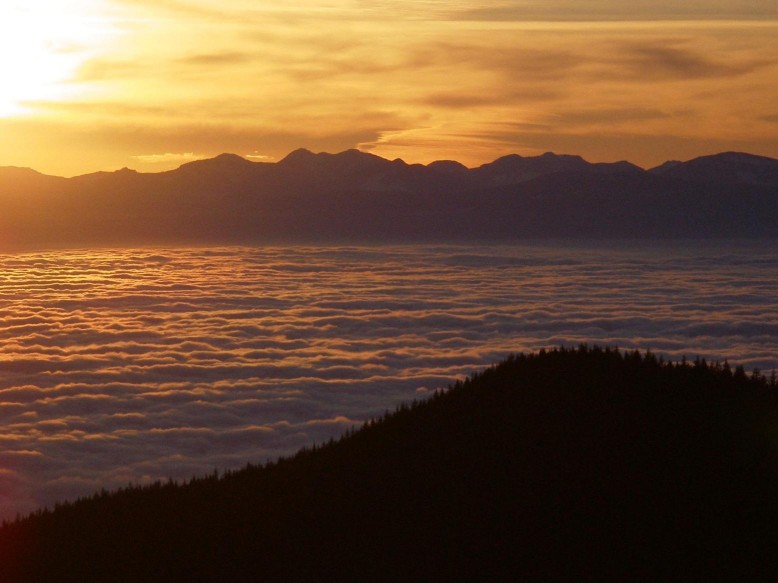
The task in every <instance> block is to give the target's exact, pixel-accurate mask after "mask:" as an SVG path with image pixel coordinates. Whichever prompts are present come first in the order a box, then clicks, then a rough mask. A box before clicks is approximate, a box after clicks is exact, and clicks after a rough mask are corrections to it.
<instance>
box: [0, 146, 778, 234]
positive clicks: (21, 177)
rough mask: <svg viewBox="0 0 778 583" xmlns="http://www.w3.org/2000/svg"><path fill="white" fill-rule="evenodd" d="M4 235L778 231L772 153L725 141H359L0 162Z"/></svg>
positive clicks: (776, 167)
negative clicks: (456, 151) (646, 151)
mask: <svg viewBox="0 0 778 583" xmlns="http://www.w3.org/2000/svg"><path fill="white" fill-rule="evenodd" d="M0 228H2V229H3V232H4V234H5V235H4V239H3V245H5V246H6V247H10V248H13V247H14V246H18V247H30V246H43V247H45V246H62V245H64V246H73V245H75V246H83V245H87V246H88V245H125V244H149V243H160V244H171V243H176V244H177V243H192V242H204V243H277V242H297V241H299V242H335V241H361V242H384V241H391V242H403V241H408V242H413V241H464V240H466V241H485V240H494V241H510V240H522V239H534V238H557V239H565V238H573V239H575V238H605V239H608V238H647V239H652V238H660V239H666V238H743V237H745V238H765V237H767V238H774V237H778V160H775V159H772V158H767V157H764V156H755V155H752V154H745V153H738V152H726V153H722V154H717V155H712V156H703V157H699V158H695V159H693V160H690V161H687V162H669V163H665V164H663V165H660V166H658V167H655V168H652V169H648V170H644V169H642V168H640V167H638V166H636V165H634V164H631V163H630V162H627V161H619V162H612V163H601V162H600V163H590V162H587V161H586V160H584V159H583V158H581V157H580V156H574V155H558V154H554V153H551V152H547V153H545V154H542V155H540V156H530V157H523V156H520V155H517V154H511V155H508V156H503V157H501V158H498V159H497V160H494V161H493V162H490V163H487V164H482V165H480V166H477V167H474V168H467V167H465V166H464V165H462V164H460V163H459V162H456V161H452V160H439V161H435V162H432V163H430V164H427V165H422V164H407V163H406V162H404V161H403V160H400V159H396V160H391V161H390V160H387V159H385V158H381V157H379V156H376V155H374V154H370V153H366V152H361V151H359V150H354V149H352V150H346V151H344V152H340V153H336V154H330V153H324V152H321V153H314V152H311V151H309V150H305V149H298V150H295V151H293V152H291V153H290V154H289V155H288V156H286V157H285V158H283V159H282V160H280V161H279V162H275V163H269V162H255V161H251V160H247V159H245V158H242V157H240V156H237V155H235V154H221V155H219V156H216V157H215V158H210V159H206V160H198V161H193V162H188V163H186V164H183V165H181V166H180V167H178V168H176V169H174V170H168V171H165V172H160V173H141V172H136V171H133V170H130V169H122V170H117V171H115V172H96V173H91V174H85V175H81V176H76V177H73V178H61V177H51V176H47V175H43V174H40V173H37V172H35V171H33V170H21V169H13V168H0Z"/></svg>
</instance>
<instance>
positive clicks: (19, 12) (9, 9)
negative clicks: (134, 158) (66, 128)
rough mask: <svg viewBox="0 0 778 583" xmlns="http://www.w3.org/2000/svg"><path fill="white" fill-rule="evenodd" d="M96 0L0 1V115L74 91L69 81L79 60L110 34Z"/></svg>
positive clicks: (59, 98)
mask: <svg viewBox="0 0 778 583" xmlns="http://www.w3.org/2000/svg"><path fill="white" fill-rule="evenodd" d="M100 8H101V6H100V4H99V2H97V1H95V0H68V1H67V2H62V1H61V0H3V2H2V3H1V4H0V54H2V56H3V57H2V58H3V67H2V75H3V78H2V83H0V116H12V115H18V114H22V113H25V112H29V110H30V108H29V105H28V104H29V103H31V102H35V101H39V100H46V101H56V100H62V99H66V98H69V97H74V96H75V95H76V94H77V91H76V90H75V88H73V87H70V86H68V81H70V80H71V79H72V78H73V76H74V75H75V72H76V70H77V69H78V67H79V65H81V64H82V63H83V62H84V61H85V60H86V59H87V58H89V57H90V56H91V55H92V54H94V51H95V48H96V46H99V43H101V42H104V41H105V40H106V37H107V36H109V35H110V27H109V26H108V24H107V21H105V19H104V18H102V17H101V16H100Z"/></svg>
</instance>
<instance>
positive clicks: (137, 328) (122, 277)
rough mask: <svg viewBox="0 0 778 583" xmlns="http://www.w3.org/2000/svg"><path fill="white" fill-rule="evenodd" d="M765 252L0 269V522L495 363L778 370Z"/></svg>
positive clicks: (776, 258) (38, 256)
mask: <svg viewBox="0 0 778 583" xmlns="http://www.w3.org/2000/svg"><path fill="white" fill-rule="evenodd" d="M775 247H776V246H775V245H774V244H771V243H763V244H757V243H717V244H712V243H705V244H703V243H699V242H696V243H695V242H686V243H676V244H662V245H656V244H651V245H648V244H640V243H634V242H633V243H608V244H606V243H601V244H598V245H588V246H587V245H583V246H577V247H573V246H570V245H564V244H548V243H546V244H542V245H540V244H539V245H522V246H479V247H475V246H396V247H270V248H244V247H241V248H177V249H124V250H99V251H57V252H45V253H44V252H40V253H25V254H14V255H3V256H0V518H10V517H12V516H13V515H15V514H16V513H17V512H21V513H25V512H28V511H30V510H33V509H34V508H36V507H38V506H40V505H42V504H51V503H52V502H53V501H54V500H57V499H62V498H73V497H75V496H79V495H84V494H89V493H91V492H93V491H95V490H97V489H99V488H101V487H107V488H112V487H117V486H122V485H126V484H128V483H129V482H133V483H142V482H146V481H148V480H155V479H167V478H168V477H173V478H175V479H182V478H189V477H191V476H192V475H200V474H203V473H206V472H211V471H212V470H213V469H214V468H219V469H222V470H223V469H231V468H237V467H240V466H242V465H244V464H245V463H246V462H248V461H252V462H263V461H265V460H267V459H273V458H275V457H277V456H278V455H281V454H288V453H292V452H294V451H295V450H297V449H298V448H300V447H301V446H303V445H307V444H311V443H312V442H321V441H322V440H325V439H327V438H329V437H330V436H337V435H339V434H341V433H342V432H343V431H344V430H346V429H348V428H350V427H352V426H358V425H359V424H360V423H361V422H362V421H363V420H365V419H366V418H369V417H371V416H375V415H380V414H382V413H383V412H384V411H386V410H387V409H393V408H394V406H395V405H397V404H398V403H400V402H401V401H407V400H411V399H413V398H416V397H420V396H421V397H423V396H424V395H425V394H428V392H430V391H433V390H435V389H436V388H438V387H445V386H447V385H448V384H449V383H451V382H452V380H454V379H457V378H461V377H463V376H464V375H467V374H469V373H471V372H473V371H476V370H479V369H481V368H483V367H485V366H486V365H488V364H490V363H493V362H496V361H498V360H500V359H501V358H503V357H504V356H506V355H507V354H509V353H511V352H518V351H529V350H534V349H538V348H541V347H548V346H557V345H576V344H579V343H583V342H587V343H597V344H602V345H611V346H618V347H621V348H641V349H651V350H652V351H654V352H656V353H660V354H663V355H665V356H666V357H667V358H670V359H680V358H681V357H682V356H684V355H685V356H687V357H688V358H690V359H693V358H695V357H697V356H701V357H705V358H707V359H710V360H724V359H728V360H729V361H730V362H731V363H733V364H735V363H737V364H743V365H745V366H746V368H747V369H753V368H760V369H762V370H763V371H764V372H766V373H768V374H769V372H770V370H771V369H773V368H774V367H777V366H778V251H777V250H776V249H775Z"/></svg>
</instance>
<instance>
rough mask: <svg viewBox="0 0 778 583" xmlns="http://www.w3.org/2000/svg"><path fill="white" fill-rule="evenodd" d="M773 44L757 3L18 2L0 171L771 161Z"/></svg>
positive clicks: (5, 39) (0, 38)
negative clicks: (511, 159)
mask: <svg viewBox="0 0 778 583" xmlns="http://www.w3.org/2000/svg"><path fill="white" fill-rule="evenodd" d="M777 36H778V11H776V10H775V9H772V8H770V6H769V3H767V5H766V4H765V3H764V2H763V1H762V0H713V1H712V2H711V0H705V1H703V0H689V2H685V3H683V5H681V4H679V3H677V2H672V1H671V0H635V2H634V3H630V4H629V6H628V7H627V5H625V4H624V3H623V2H620V1H617V0H526V1H525V0H523V1H522V2H505V1H504V0H481V1H478V2H476V0H452V1H443V0H414V1H410V0H394V1H392V2H389V1H388V0H326V1H325V0H289V1H288V2H284V3H283V4H281V3H279V2H274V1H271V0H234V1H231V2H219V1H217V0H75V1H72V2H71V1H68V2H64V1H61V0H56V1H55V0H27V1H25V0H11V1H10V2H9V1H8V0H6V1H5V2H3V3H2V5H0V50H2V54H3V55H4V56H5V55H8V57H9V58H8V59H6V60H7V63H5V64H4V66H5V71H6V72H5V75H6V78H5V79H3V83H2V89H0V166H4V165H17V166H31V167H34V168H36V169H38V170H41V171H43V172H46V173H50V174H60V175H73V174H78V173H85V172H90V171H96V170H112V169H118V168H121V167H124V166H129V167H131V168H135V169H138V170H141V171H160V170H166V169H169V168H173V167H176V166H178V165H179V164H180V163H182V162H184V161H187V160H192V159H197V158H202V157H210V156H215V155H217V154H219V153H222V152H233V153H236V154H239V155H242V156H246V157H251V158H252V159H256V160H277V159H279V158H281V157H283V156H285V155H286V154H287V153H289V152H290V151H292V150H294V149H296V148H298V147H304V148H308V149H311V150H316V151H329V152H336V151H341V150H345V149H348V148H354V147H359V148H361V149H363V150H365V151H371V152H373V153H375V154H378V155H380V156H384V157H388V158H395V157H401V158H403V159H405V160H406V161H408V162H429V161H431V160H434V159H443V158H449V159H450V158H454V159H457V160H460V161H462V162H463V163H465V164H468V165H477V164H480V163H484V162H487V161H491V160H493V159H495V158H496V157H498V156H500V155H504V154H507V153H510V152H517V153H520V154H524V155H532V154H540V153H543V152H545V151H555V152H557V153H575V154H580V155H582V156H584V157H585V158H587V159H589V160H591V161H614V160H620V159H627V160H630V161H633V162H635V163H637V164H640V165H643V166H651V165H655V164H659V163H661V162H663V161H665V160H667V159H689V158H692V157H695V156H699V155H703V154H711V153H715V152H720V151H726V150H740V151H748V152H752V153H754V154H761V155H766V156H773V157H778V106H776V105H775V104H776V103H778V85H776V84H775V83H774V81H773V80H774V79H776V78H777V77H778V48H777V45H776V43H775V38H776V37H777ZM11 57H12V58H11Z"/></svg>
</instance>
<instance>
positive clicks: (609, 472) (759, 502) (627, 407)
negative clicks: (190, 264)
mask: <svg viewBox="0 0 778 583" xmlns="http://www.w3.org/2000/svg"><path fill="white" fill-rule="evenodd" d="M777 391H778V383H776V380H775V378H774V377H773V378H771V379H768V378H765V377H763V376H761V375H759V374H757V373H755V374H753V375H746V373H745V372H744V370H743V369H742V368H736V369H734V370H733V369H732V368H731V367H730V366H729V365H728V364H726V363H725V364H723V365H720V364H709V363H706V362H705V361H704V360H697V361H695V362H694V363H689V362H683V363H677V364H670V363H666V362H662V361H661V360H660V359H657V358H656V357H655V356H653V355H651V354H641V353H638V352H630V353H621V352H619V351H616V350H611V349H601V348H587V347H581V348H579V349H575V350H570V349H558V350H553V351H541V352H540V353H537V354H532V355H518V356H512V357H510V358H508V359H507V360H506V361H504V362H503V363H501V364H500V365H498V366H496V367H492V368H490V369H487V370H486V371H484V372H482V373H479V374H477V375H474V376H473V377H472V378H471V379H468V380H467V381H464V382H458V383H456V384H455V385H454V386H453V387H451V388H450V389H449V390H448V391H446V392H444V393H437V394H435V395H434V396H433V397H432V398H430V399H428V400H426V401H421V402H414V403H413V404H410V405H402V406H401V407H399V408H398V409H397V410H396V411H395V412H394V413H392V414H386V415H385V416H384V417H383V418H381V419H378V420H374V421H371V422H369V423H367V424H366V425H365V426H364V427H362V428H361V429H360V430H358V431H351V432H349V433H348V434H347V435H346V436H344V437H343V438H341V439H340V440H338V441H330V442H329V443H326V444H323V445H317V446H314V447H312V448H308V449H304V450H302V451H300V452H299V453H298V454H297V455H296V456H294V457H291V458H285V459H281V460H278V461H277V462H273V463H267V464H266V465H264V466H255V465H250V466H247V467H246V468H245V469H244V470H241V471H237V472H232V473H228V474H226V475H223V476H221V477H219V476H218V475H217V474H216V473H214V474H212V475H210V476H206V477H202V478H198V479H193V480H192V481H191V482H189V483H187V484H181V485H177V484H174V483H172V482H169V483H157V484H153V485H149V486H144V487H128V488H125V489H123V490H121V491H119V492H116V493H113V494H109V493H106V492H101V493H99V494H96V495H94V496H92V497H90V498H87V499H83V500H80V501H78V502H76V503H73V504H62V505H58V506H57V507H56V508H55V509H54V510H53V511H41V512H38V513H36V514H34V515H32V516H30V517H27V518H24V519H21V520H18V521H16V522H14V523H11V524H7V525H4V526H3V527H2V528H0V579H2V580H3V581H4V582H6V583H15V582H16V581H24V582H36V581H49V582H57V581H146V582H154V581H165V582H171V581H193V580H197V581H231V582H235V581H237V582H240V581H571V580H575V581H580V580H585V581H627V580H629V581H688V580H689V579H708V578H715V579H716V580H743V581H757V580H760V581H761V580H765V581H772V580H775V576H776V575H778V570H776V563H775V557H774V549H775V544H776V542H778V540H776V539H778V536H777V535H778V526H776V524H778V522H776V519H778V508H777V507H776V499H775V492H776V489H775V488H776V486H778V482H776V478H778V474H777V472H778V467H776V464H775V460H776V447H777V445H776V441H775V419H776V418H777V417H776V413H778V402H777V398H778V393H777Z"/></svg>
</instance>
